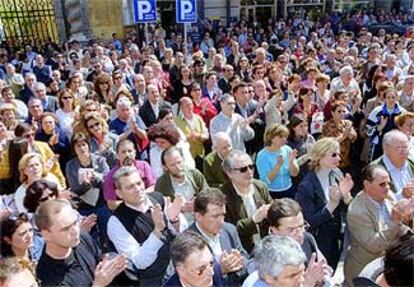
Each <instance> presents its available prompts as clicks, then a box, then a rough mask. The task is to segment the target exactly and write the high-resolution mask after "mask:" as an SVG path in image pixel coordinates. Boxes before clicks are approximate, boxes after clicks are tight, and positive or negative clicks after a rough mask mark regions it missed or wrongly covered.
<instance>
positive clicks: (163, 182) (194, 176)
mask: <svg viewBox="0 0 414 287" xmlns="http://www.w3.org/2000/svg"><path fill="white" fill-rule="evenodd" d="M185 176H186V177H187V178H188V179H189V181H190V182H191V185H192V186H193V188H194V190H195V193H196V194H198V193H199V192H200V191H202V190H203V189H205V188H207V187H208V184H207V181H206V179H205V178H204V175H203V174H202V173H201V172H199V171H198V170H197V169H186V170H185ZM154 191H157V192H159V193H161V194H163V195H164V196H169V197H170V198H171V200H174V197H175V191H174V189H173V185H172V182H171V176H170V173H169V172H164V174H163V175H162V176H160V177H159V178H158V179H157V182H156V183H155V188H154Z"/></svg>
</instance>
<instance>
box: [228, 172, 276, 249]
mask: <svg viewBox="0 0 414 287" xmlns="http://www.w3.org/2000/svg"><path fill="white" fill-rule="evenodd" d="M252 184H253V186H254V189H255V193H254V194H253V198H254V201H255V203H256V208H259V207H260V206H262V205H263V204H270V203H272V198H271V197H270V194H269V190H268V189H267V186H266V184H264V183H263V182H261V181H260V180H257V179H253V183H252ZM220 189H221V190H222V191H223V193H224V194H225V195H226V201H227V203H226V217H225V221H226V222H230V223H232V224H234V225H236V227H237V232H238V233H239V236H240V240H241V242H242V245H243V247H244V249H246V251H247V252H248V253H251V252H252V251H253V248H254V242H253V235H254V234H256V233H257V232H258V227H259V231H260V237H261V238H263V237H264V236H266V235H267V234H268V232H269V224H268V223H267V222H266V220H264V221H262V222H261V223H260V224H255V223H254V222H253V220H252V218H251V217H248V216H247V212H246V209H245V207H244V205H243V200H242V198H241V197H240V196H239V195H238V194H237V193H236V190H235V189H234V187H233V184H232V183H231V181H228V182H226V183H225V184H224V185H223V186H222V187H221V188H220Z"/></svg>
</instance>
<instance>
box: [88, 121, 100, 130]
mask: <svg viewBox="0 0 414 287" xmlns="http://www.w3.org/2000/svg"><path fill="white" fill-rule="evenodd" d="M100 125H101V123H100V122H96V123H94V124H93V125H90V126H88V129H90V130H91V129H93V128H94V127H98V126H100Z"/></svg>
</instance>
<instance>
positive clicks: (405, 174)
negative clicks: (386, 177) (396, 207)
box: [383, 155, 413, 200]
mask: <svg viewBox="0 0 414 287" xmlns="http://www.w3.org/2000/svg"><path fill="white" fill-rule="evenodd" d="M383 161H384V165H385V167H386V169H387V171H388V173H389V174H390V177H391V180H392V183H393V184H394V186H395V190H396V193H395V194H394V196H395V199H397V200H399V199H401V198H402V190H403V188H404V186H406V185H407V184H409V183H410V182H411V181H412V179H413V175H412V174H411V172H410V169H409V168H408V162H407V161H406V162H405V163H404V165H403V166H402V167H401V168H400V169H398V168H396V167H395V166H394V165H393V164H392V163H391V161H390V159H389V158H388V157H387V156H386V155H384V159H383ZM391 194H392V193H391Z"/></svg>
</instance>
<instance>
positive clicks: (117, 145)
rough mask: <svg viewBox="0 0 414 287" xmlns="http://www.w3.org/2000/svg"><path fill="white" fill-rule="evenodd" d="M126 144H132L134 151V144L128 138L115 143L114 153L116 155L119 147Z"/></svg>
mask: <svg viewBox="0 0 414 287" xmlns="http://www.w3.org/2000/svg"><path fill="white" fill-rule="evenodd" d="M126 143H129V144H132V146H133V147H134V149H135V145H134V143H133V142H132V141H131V140H130V139H129V138H124V139H121V140H120V141H118V142H117V143H116V147H115V151H116V152H117V153H118V151H119V149H120V148H121V146H122V145H124V144H126Z"/></svg>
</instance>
